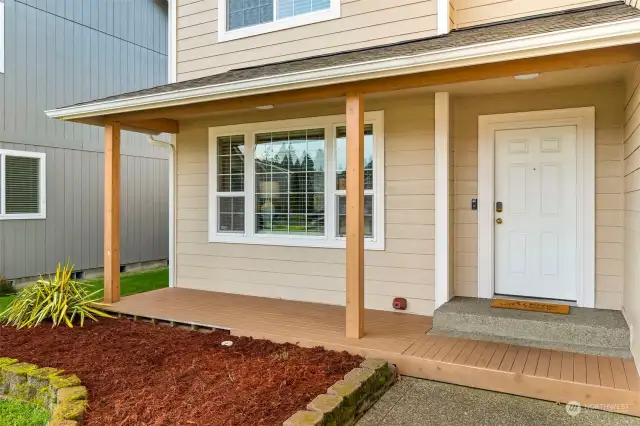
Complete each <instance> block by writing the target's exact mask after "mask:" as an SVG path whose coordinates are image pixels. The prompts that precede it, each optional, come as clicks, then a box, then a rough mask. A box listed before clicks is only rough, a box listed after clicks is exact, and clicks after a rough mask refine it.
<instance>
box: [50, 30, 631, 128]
mask: <svg viewBox="0 0 640 426" xmlns="http://www.w3.org/2000/svg"><path fill="white" fill-rule="evenodd" d="M639 42H640V19H638V18H635V19H630V20H626V21H616V22H608V23H605V24H600V25H594V26H590V27H582V28H577V29H570V30H562V31H556V32H551V33H547V34H537V35H531V36H525V37H519V38H512V39H506V40H498V41H494V42H489V43H482V44H475V45H470V46H462V47H456V48H452V49H444V50H439V51H434V52H426V53H421V54H417V55H413V56H403V57H399V58H389V59H380V60H375V61H369V62H360V63H355V64H348V65H341V66H336V67H329V68H323V69H316V70H309V71H301V72H295V73H289V74H280V75H276V76H267V77H261V78H256V79H252V80H243V81H236V82H230V83H223V84H216V85H210V86H202V87H196V88H188V89H182V90H175V91H170V92H166V93H157V94H150V95H143V96H138V97H133V98H127V99H115V100H111V101H104V102H97V103H91V104H87V105H77V106H70V107H66V108H59V109H54V110H49V111H45V113H46V114H47V116H48V117H51V118H58V119H63V120H72V119H78V118H83V117H92V116H96V115H102V114H116V113H123V112H128V111H139V110H145V109H153V108H161V107H168V106H174V105H185V104H189V103H196V102H206V101H213V100H220V99H228V98H234V97H240V96H249V95H259V94H264V93H273V92H274V91H285V90H294V89H303V88H308V87H317V86H324V85H329V84H337V83H347V82H352V81H358V80H363V79H371V78H380V77H389V76H394V75H403V74H413V73H418V72H425V71H434V70H440V69H448V68H457V67H463V66H469V65H479V64H485V63H495V62H503V61H510V60H515V59H522V58H529V57H536V56H545V55H552V54H558V53H567V52H575V51H582V50H589V49H597V48H604V47H612V46H619V45H625V44H633V43H639Z"/></svg>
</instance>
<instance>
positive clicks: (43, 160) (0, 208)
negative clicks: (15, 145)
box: [0, 149, 47, 220]
mask: <svg viewBox="0 0 640 426" xmlns="http://www.w3.org/2000/svg"><path fill="white" fill-rule="evenodd" d="M7 155H9V156H14V157H29V158H39V159H40V213H20V214H6V213H5V194H6V188H5V179H6V168H5V159H6V157H7ZM46 175H47V154H45V153H44V152H30V151H14V150H8V149H0V220H24V219H46V217H47V195H46V188H47V183H46Z"/></svg>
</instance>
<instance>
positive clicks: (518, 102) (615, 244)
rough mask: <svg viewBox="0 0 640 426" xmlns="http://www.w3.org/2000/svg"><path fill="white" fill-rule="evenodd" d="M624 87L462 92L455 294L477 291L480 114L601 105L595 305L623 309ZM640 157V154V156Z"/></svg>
mask: <svg viewBox="0 0 640 426" xmlns="http://www.w3.org/2000/svg"><path fill="white" fill-rule="evenodd" d="M623 105H624V87H623V85H622V84H610V85H601V86H593V87H576V88H565V89H557V90H544V91H531V92H521V93H512V94H504V95H493V96H487V95H485V96H481V97H468V98H459V99H455V100H454V101H453V111H454V132H453V137H454V151H455V152H454V180H455V183H454V191H455V196H454V200H455V225H454V234H455V249H454V250H455V256H454V266H455V268H454V271H455V272H454V280H455V294H456V295H458V296H471V297H476V296H477V294H478V293H477V274H478V269H477V266H478V265H477V245H478V240H477V235H478V217H477V212H476V211H472V210H471V199H473V198H476V197H477V196H478V152H477V151H478V116H479V115H488V114H504V113H510V112H522V111H537V110H549V109H562V108H577V107H584V106H595V107H596V259H595V268H596V307H598V308H605V309H620V307H621V306H622V287H623V271H624V267H623V225H624V217H623V216H624V214H623V208H624V198H623V197H624V194H623V178H622V160H623V146H622V141H623V133H624V129H623V126H624V122H623V117H624V114H623V111H622V108H623ZM639 158H640V157H639Z"/></svg>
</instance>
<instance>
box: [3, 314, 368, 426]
mask: <svg viewBox="0 0 640 426" xmlns="http://www.w3.org/2000/svg"><path fill="white" fill-rule="evenodd" d="M224 340H232V341H233V342H234V344H233V346H231V347H224V346H221V345H220V343H221V342H222V341H224ZM0 356H8V357H13V358H18V359H19V360H20V361H24V362H30V363H34V364H37V365H40V366H47V367H55V368H62V369H64V370H66V371H68V372H69V373H75V374H77V375H78V376H79V377H80V379H81V380H82V382H83V385H85V386H87V388H88V389H89V409H88V414H87V416H86V420H85V426H106V425H109V426H132V425H145V426H159V425H171V426H173V425H181V426H186V425H203V426H205V425H206V426H213V425H275V424H282V422H283V421H284V420H286V419H287V418H288V417H289V416H291V415H292V414H293V413H294V412H296V411H297V410H300V409H303V408H304V407H305V406H306V405H307V403H308V402H309V401H311V400H312V399H313V398H314V397H315V396H317V395H318V394H321V393H324V392H325V391H326V389H327V388H328V387H329V386H331V385H332V384H333V383H335V382H336V381H338V380H340V379H341V378H342V376H343V375H344V374H345V373H347V372H348V371H349V370H351V369H353V368H355V367H357V366H358V364H359V363H360V362H361V361H362V358H360V357H357V356H352V355H349V354H347V353H346V352H345V353H337V352H330V351H325V350H324V349H322V348H314V349H305V348H300V347H298V346H295V345H289V344H286V345H280V344H275V343H272V342H269V341H266V340H254V339H250V338H244V337H242V338H237V337H231V336H229V335H228V334H226V333H224V332H214V333H210V334H209V333H199V332H193V331H188V330H182V329H176V328H169V327H165V326H160V325H152V324H150V323H145V322H139V321H131V320H126V319H108V320H101V321H100V322H98V323H87V324H85V327H84V328H79V327H76V328H73V329H69V328H67V327H58V328H56V329H51V328H50V327H48V326H42V327H37V328H35V329H31V330H26V329H24V330H16V329H14V328H9V327H0Z"/></svg>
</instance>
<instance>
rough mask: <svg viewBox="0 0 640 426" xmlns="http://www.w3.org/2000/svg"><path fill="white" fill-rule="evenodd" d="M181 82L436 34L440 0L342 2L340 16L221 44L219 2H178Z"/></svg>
mask: <svg viewBox="0 0 640 426" xmlns="http://www.w3.org/2000/svg"><path fill="white" fill-rule="evenodd" d="M177 2H178V3H177V6H178V10H177V75H178V81H183V80H189V79H192V78H197V77H202V76H206V75H212V74H217V73H220V72H224V71H226V70H229V69H233V68H243V67H248V66H255V65H260V64H265V63H270V62H280V61H287V60H292V59H296V58H302V57H307V56H313V55H321V54H328V53H334V52H341V51H345V50H351V49H361V48H365V47H371V46H379V45H383V44H388V43H395V42H399V41H405V40H412V39H417V38H422V37H429V36H434V35H436V0H394V1H392V2H391V1H388V0H355V1H354V0H341V12H340V13H341V15H340V18H337V19H333V20H329V21H325V22H319V23H314V24H309V25H304V26H300V27H295V28H290V29H286V30H281V31H275V32H272V33H267V34H260V35H256V36H253V37H247V38H242V39H238V40H231V41H224V42H218V0H177Z"/></svg>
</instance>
